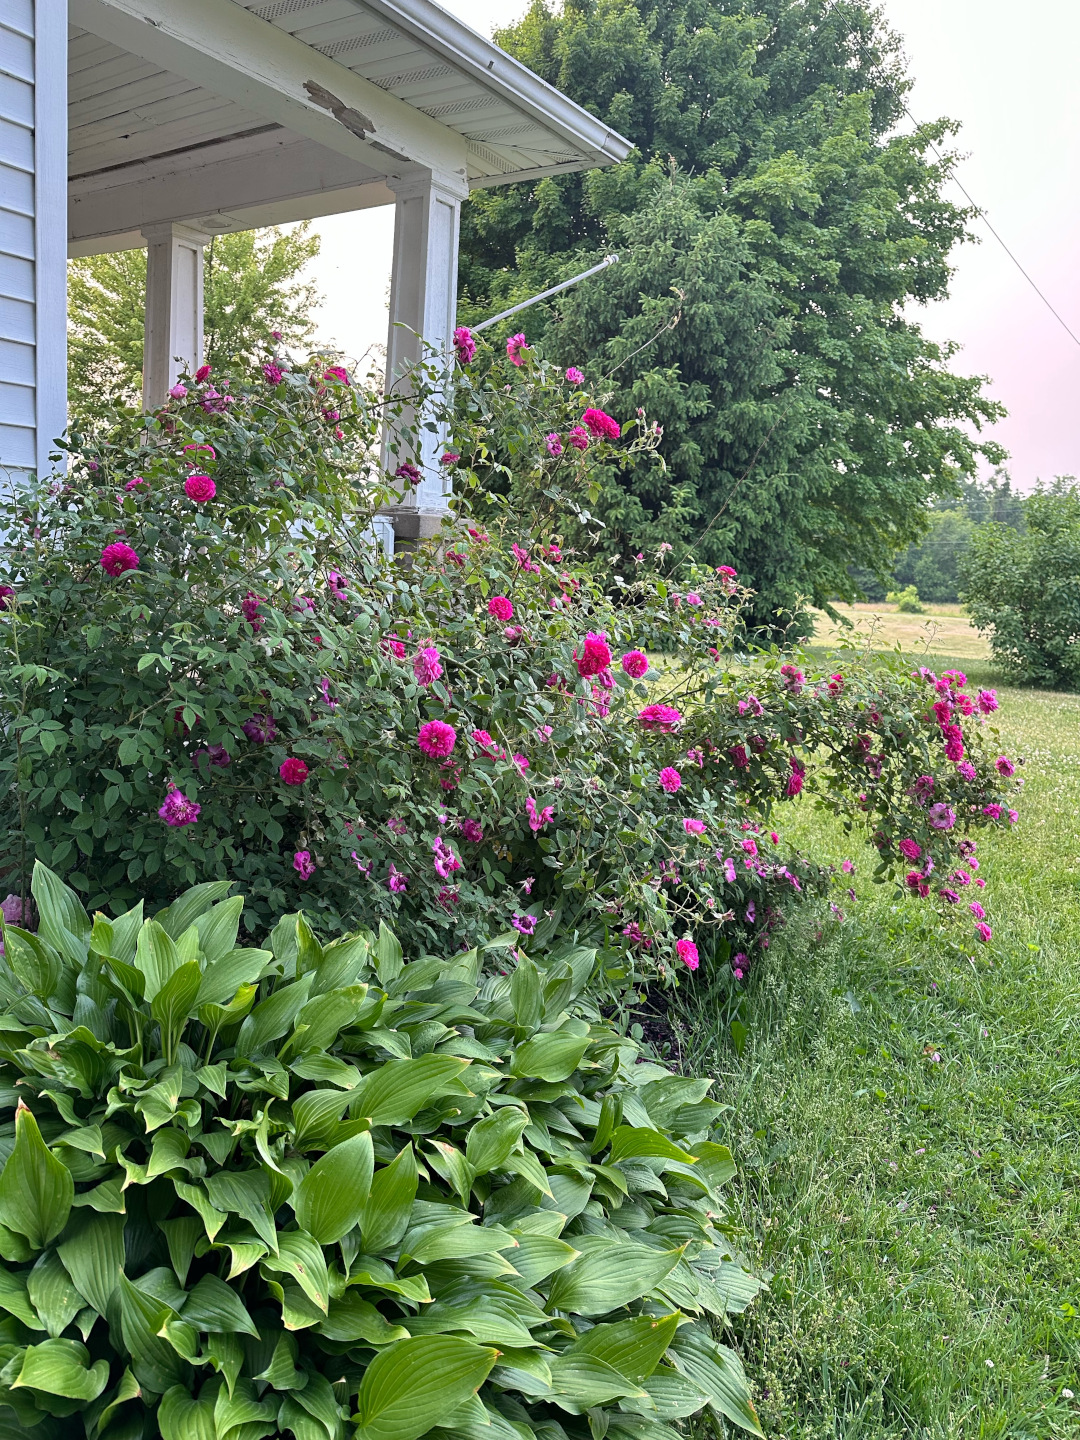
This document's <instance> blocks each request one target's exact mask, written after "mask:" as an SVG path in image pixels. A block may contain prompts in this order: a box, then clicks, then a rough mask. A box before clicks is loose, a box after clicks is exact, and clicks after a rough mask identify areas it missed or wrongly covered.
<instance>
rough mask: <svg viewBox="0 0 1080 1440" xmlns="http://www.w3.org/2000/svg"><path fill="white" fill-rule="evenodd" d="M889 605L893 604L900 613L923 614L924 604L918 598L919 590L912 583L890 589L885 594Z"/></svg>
mask: <svg viewBox="0 0 1080 1440" xmlns="http://www.w3.org/2000/svg"><path fill="white" fill-rule="evenodd" d="M885 599H886V601H887V602H888V603H889V604H890V605H895V606H896V608H897V610H899V611H900V613H901V614H902V615H924V614H925V613H926V606H925V605H923V604H922V603H921V602H920V600H919V592H918V590H916V588H915V586H914V585H906V586H905V587H904V589H903V590H890V591H889V593H888V594H887V595H886V596H885Z"/></svg>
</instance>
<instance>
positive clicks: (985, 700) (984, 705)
mask: <svg viewBox="0 0 1080 1440" xmlns="http://www.w3.org/2000/svg"><path fill="white" fill-rule="evenodd" d="M975 703H976V704H977V705H978V707H979V709H980V710H981V711H982V713H983V714H984V715H991V714H993V712H994V711H995V710H996V709H997V708H998V698H997V691H996V690H980V691H979V694H978V696H977V697H976V701H975Z"/></svg>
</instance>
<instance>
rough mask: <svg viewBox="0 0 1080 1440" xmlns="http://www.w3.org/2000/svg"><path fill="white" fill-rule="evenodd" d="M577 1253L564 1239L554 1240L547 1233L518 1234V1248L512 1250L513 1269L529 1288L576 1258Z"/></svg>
mask: <svg viewBox="0 0 1080 1440" xmlns="http://www.w3.org/2000/svg"><path fill="white" fill-rule="evenodd" d="M579 1253H580V1252H579V1251H577V1250H575V1249H574V1247H573V1246H572V1245H568V1244H567V1242H566V1241H565V1240H556V1239H553V1238H552V1237H551V1236H548V1235H519V1236H518V1248H517V1249H516V1250H515V1251H514V1269H515V1270H516V1271H517V1272H518V1274H519V1275H520V1276H521V1278H522V1280H523V1281H524V1283H525V1285H526V1286H528V1287H530V1288H531V1287H532V1286H533V1285H537V1284H539V1282H540V1281H541V1280H546V1279H547V1277H548V1276H549V1275H551V1274H554V1272H555V1271H556V1270H561V1269H562V1267H563V1266H564V1265H569V1264H570V1262H571V1260H576V1259H577V1257H578V1254H579Z"/></svg>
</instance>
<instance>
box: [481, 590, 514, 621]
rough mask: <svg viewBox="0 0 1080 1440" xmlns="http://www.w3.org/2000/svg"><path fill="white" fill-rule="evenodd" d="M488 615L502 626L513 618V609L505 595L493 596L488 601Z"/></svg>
mask: <svg viewBox="0 0 1080 1440" xmlns="http://www.w3.org/2000/svg"><path fill="white" fill-rule="evenodd" d="M487 608H488V614H489V615H494V617H495V619H496V620H501V621H502V622H503V623H504V624H505V623H506V621H507V620H512V619H513V618H514V607H513V605H512V604H511V602H510V601H509V600H508V599H507V597H506V596H505V595H493V596H492V597H491V599H490V600H489V601H488V607H487Z"/></svg>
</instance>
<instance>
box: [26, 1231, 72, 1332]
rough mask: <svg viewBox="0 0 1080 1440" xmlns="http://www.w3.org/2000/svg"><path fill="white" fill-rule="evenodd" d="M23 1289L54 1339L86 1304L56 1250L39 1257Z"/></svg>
mask: <svg viewBox="0 0 1080 1440" xmlns="http://www.w3.org/2000/svg"><path fill="white" fill-rule="evenodd" d="M26 1288H27V1291H28V1292H29V1295H30V1303H31V1304H32V1305H33V1307H34V1309H35V1310H36V1311H37V1313H38V1314H39V1315H40V1316H41V1318H42V1320H43V1321H44V1322H45V1329H46V1330H47V1331H48V1332H49V1334H50V1335H51V1336H52V1337H53V1339H54V1340H55V1339H56V1338H57V1337H58V1336H60V1335H61V1334H62V1333H63V1332H64V1331H65V1330H66V1329H67V1327H68V1326H69V1325H70V1324H71V1322H72V1320H74V1318H75V1316H76V1315H77V1314H78V1313H79V1311H80V1310H81V1309H82V1308H83V1305H84V1304H85V1303H86V1302H85V1300H84V1299H83V1297H82V1296H81V1295H80V1294H79V1292H78V1291H77V1290H76V1289H75V1286H74V1285H73V1284H72V1283H71V1277H70V1276H69V1275H68V1273H67V1271H66V1270H65V1269H64V1267H63V1265H62V1264H61V1263H60V1257H59V1256H58V1255H57V1253H56V1251H55V1250H50V1251H48V1252H47V1253H46V1254H44V1255H42V1256H40V1257H39V1258H38V1261H37V1263H36V1264H35V1266H34V1268H33V1269H32V1270H31V1271H30V1274H29V1275H28V1276H27V1277H26ZM34 1328H35V1329H36V1328H37V1327H36V1326H35V1327H34Z"/></svg>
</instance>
